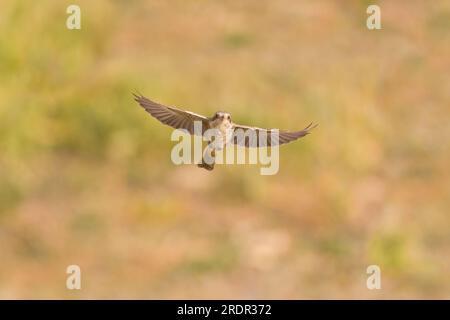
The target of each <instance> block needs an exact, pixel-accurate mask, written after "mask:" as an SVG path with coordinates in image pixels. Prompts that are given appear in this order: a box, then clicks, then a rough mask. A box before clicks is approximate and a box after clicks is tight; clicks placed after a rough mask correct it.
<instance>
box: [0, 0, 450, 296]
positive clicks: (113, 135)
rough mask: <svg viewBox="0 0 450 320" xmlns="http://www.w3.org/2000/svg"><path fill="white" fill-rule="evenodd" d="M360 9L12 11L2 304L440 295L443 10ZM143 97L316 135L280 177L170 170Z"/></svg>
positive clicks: (355, 4) (0, 112)
mask: <svg viewBox="0 0 450 320" xmlns="http://www.w3.org/2000/svg"><path fill="white" fill-rule="evenodd" d="M368 3H371V2H368V1H348V2H345V4H343V3H341V2H339V1H317V2H316V1H315V2H299V1H291V0H282V1H276V2H274V1H256V0H250V1H245V2H242V1H240V2H238V1H221V2H218V1H206V0H204V1H185V0H171V1H137V0H136V1H117V0H116V1H112V0H109V1H107V0H101V1H95V2H92V1H86V0H80V1H78V4H79V5H80V7H81V10H82V29H81V30H77V31H75V30H72V31H71V30H67V29H66V28H65V20H66V17H67V14H66V13H65V11H66V8H67V6H68V5H69V4H71V3H69V2H66V1H58V2H57V1H51V0H44V1H40V2H39V4H38V3H32V2H29V1H13V0H5V1H3V2H2V10H1V11H0V253H1V256H2V264H1V265H0V298H448V297H449V292H450V281H449V277H448V269H449V267H450V258H449V257H450V236H449V234H448V227H449V224H450V218H449V216H448V214H447V212H448V211H449V209H450V198H449V196H448V194H450V188H449V181H450V180H449V173H448V169H447V167H448V163H449V160H450V151H449V150H450V149H449V148H448V142H447V141H448V140H449V138H450V129H449V127H448V125H447V120H448V116H449V109H448V108H449V101H450V97H449V92H450V90H449V85H448V84H449V83H450V81H449V80H450V79H449V75H450V72H449V71H450V65H449V64H450V61H449V59H448V57H449V56H450V47H449V43H450V42H449V41H448V40H449V35H450V32H449V31H450V29H449V19H448V17H449V16H450V7H449V4H448V2H447V1H434V2H433V3H428V2H425V1H412V2H411V1H395V2H394V1H378V2H377V3H379V5H380V6H381V8H382V25H383V29H382V30H380V31H369V30H367V29H366V28H365V18H366V13H365V12H366V7H367V5H368ZM406 8H407V9H406ZM135 91H140V92H142V93H143V94H145V95H147V96H149V97H151V98H153V99H155V100H157V101H160V102H163V103H166V104H170V105H177V106H181V107H185V108H187V109H190V110H193V111H195V112H198V113H204V114H206V115H210V114H212V113H213V112H215V111H216V110H217V109H221V110H226V111H229V112H231V113H232V114H233V119H234V120H235V121H237V122H240V123H242V124H252V125H257V126H260V127H264V126H266V127H278V126H279V127H281V128H283V129H300V128H303V127H304V126H306V125H307V124H308V123H310V122H311V121H314V122H318V123H319V124H320V125H319V127H318V128H317V129H315V131H314V132H313V134H312V135H310V136H308V137H307V138H305V139H304V140H302V141H299V142H297V143H293V144H289V145H286V146H283V147H282V148H280V156H281V164H280V172H279V173H278V174H277V175H275V176H260V175H259V168H258V167H257V166H247V165H246V166H217V168H216V170H214V171H213V172H211V173H209V172H205V171H203V170H199V169H197V168H196V167H194V166H181V167H176V166H174V165H173V164H172V163H171V161H170V150H171V148H172V145H173V142H171V141H170V133H171V130H170V128H167V127H164V126H162V125H160V124H159V123H157V122H156V121H155V120H154V119H152V118H150V117H149V116H148V115H147V114H146V113H145V112H144V111H143V110H142V109H141V108H139V107H138V106H137V105H136V103H135V102H134V101H133V99H132V96H131V93H132V92H135ZM69 264H78V265H80V267H81V268H82V272H83V290H82V291H80V292H71V291H68V290H66V289H65V287H64V284H65V276H66V274H65V270H66V267H67V265H69ZM371 264H378V265H380V267H381V270H382V287H383V289H382V290H381V291H379V292H373V291H369V290H367V289H366V287H365V277H366V274H365V271H366V268H367V266H368V265H371Z"/></svg>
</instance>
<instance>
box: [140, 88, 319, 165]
mask: <svg viewBox="0 0 450 320" xmlns="http://www.w3.org/2000/svg"><path fill="white" fill-rule="evenodd" d="M133 95H134V99H135V100H136V101H137V102H138V103H139V105H140V106H141V107H143V108H144V109H145V110H146V111H147V112H148V113H150V114H151V115H152V116H153V117H155V118H156V119H157V120H159V121H160V122H161V123H163V124H166V125H168V126H170V127H172V128H175V129H184V130H186V131H187V132H189V133H190V134H191V135H194V134H195V135H204V134H205V132H206V131H207V130H208V129H216V132H217V133H218V135H217V138H216V139H215V140H214V141H211V140H209V145H208V147H209V149H210V150H208V151H209V153H206V150H205V153H204V154H203V158H202V162H201V163H199V164H197V166H199V167H200V168H204V169H206V170H213V169H214V159H211V157H209V158H207V156H209V155H211V156H212V157H213V158H214V156H215V150H220V149H222V148H224V147H225V146H226V145H227V144H230V143H231V144H235V145H239V146H242V147H247V148H252V147H256V148H258V147H271V146H276V145H281V144H285V143H288V142H291V141H294V140H297V139H298V138H301V137H304V136H306V135H307V134H309V133H310V132H311V130H312V129H314V128H315V127H317V124H316V125H314V126H313V125H312V123H311V124H309V125H308V126H307V127H306V128H305V129H303V130H300V131H292V132H290V131H285V130H278V129H262V128H257V127H249V126H243V125H239V124H235V123H234V122H233V121H232V120H231V114H229V113H227V112H222V111H218V112H216V113H214V115H213V116H212V117H210V118H208V117H205V116H202V115H199V114H196V113H194V112H190V111H184V110H180V109H178V108H175V107H170V106H165V105H162V104H160V103H157V102H154V101H151V100H149V99H147V98H146V97H144V96H142V95H138V94H133ZM196 121H198V122H199V123H201V130H200V131H199V132H197V130H195V126H194V123H195V122H196ZM237 133H243V134H237ZM206 160H208V161H206Z"/></svg>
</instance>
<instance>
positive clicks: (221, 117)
mask: <svg viewBox="0 0 450 320" xmlns="http://www.w3.org/2000/svg"><path fill="white" fill-rule="evenodd" d="M212 120H213V121H214V122H217V123H223V122H228V123H231V114H229V113H227V112H222V111H218V112H216V113H215V114H214V115H213V117H212Z"/></svg>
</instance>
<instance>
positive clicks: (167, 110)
mask: <svg viewBox="0 0 450 320" xmlns="http://www.w3.org/2000/svg"><path fill="white" fill-rule="evenodd" d="M134 99H135V100H136V101H137V102H138V103H139V104H140V105H141V107H143V108H144V109H145V110H146V111H147V112H148V113H150V114H151V115H152V116H153V117H155V118H156V119H158V120H159V121H160V122H162V123H164V124H167V125H169V126H171V127H172V128H175V129H185V130H187V131H188V132H189V133H190V134H194V133H196V134H197V132H194V121H201V123H202V130H201V132H198V134H200V135H203V133H204V132H205V131H206V130H207V129H209V121H208V118H206V117H204V116H202V115H199V114H195V113H193V112H189V111H183V110H180V109H177V108H174V107H168V106H164V105H162V104H159V103H157V102H153V101H151V100H149V99H147V98H146V97H144V96H142V95H136V94H134Z"/></svg>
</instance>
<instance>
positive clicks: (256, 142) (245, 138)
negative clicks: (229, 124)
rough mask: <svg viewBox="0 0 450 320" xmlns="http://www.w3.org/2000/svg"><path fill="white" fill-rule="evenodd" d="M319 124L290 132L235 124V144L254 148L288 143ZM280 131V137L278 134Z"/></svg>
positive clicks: (233, 141)
mask: <svg viewBox="0 0 450 320" xmlns="http://www.w3.org/2000/svg"><path fill="white" fill-rule="evenodd" d="M315 127H317V125H314V126H313V125H312V123H311V124H310V125H309V126H307V127H306V128H305V129H303V130H301V131H293V132H288V131H284V130H276V129H261V128H256V127H247V126H241V125H234V127H233V139H232V140H231V141H232V143H233V144H236V145H239V146H242V147H247V148H252V147H270V146H276V145H280V144H284V143H288V142H291V141H294V140H297V139H298V138H301V137H304V136H306V135H307V134H309V133H310V132H311V130H312V129H314V128H315ZM276 132H278V139H277V136H276Z"/></svg>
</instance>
